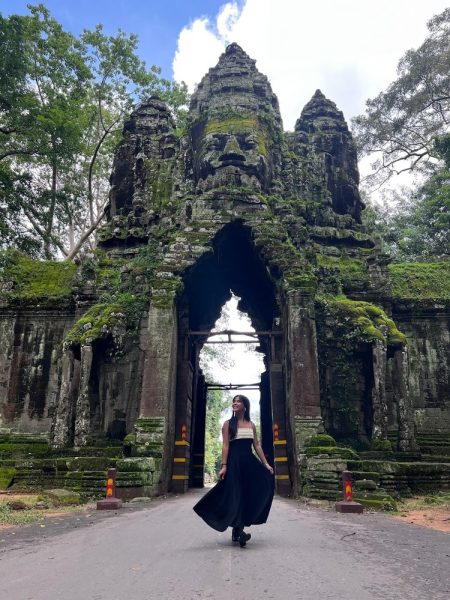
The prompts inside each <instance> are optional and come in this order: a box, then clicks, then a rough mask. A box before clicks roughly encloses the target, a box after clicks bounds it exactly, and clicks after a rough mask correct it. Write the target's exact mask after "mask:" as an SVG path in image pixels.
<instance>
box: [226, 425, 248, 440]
mask: <svg viewBox="0 0 450 600" xmlns="http://www.w3.org/2000/svg"><path fill="white" fill-rule="evenodd" d="M233 439H234V440H248V439H250V440H252V439H253V427H238V430H237V432H236V437H235V438H233ZM231 441H233V440H231Z"/></svg>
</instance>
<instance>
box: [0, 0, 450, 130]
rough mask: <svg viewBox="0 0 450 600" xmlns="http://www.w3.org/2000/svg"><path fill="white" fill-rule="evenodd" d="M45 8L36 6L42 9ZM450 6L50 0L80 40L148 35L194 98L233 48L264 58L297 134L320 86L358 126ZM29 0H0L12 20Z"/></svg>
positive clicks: (148, 57) (142, 44)
mask: <svg viewBox="0 0 450 600" xmlns="http://www.w3.org/2000/svg"><path fill="white" fill-rule="evenodd" d="M36 3H37V2H34V4H36ZM448 3H449V2H448V0H427V1H425V0H376V2H373V1H371V0H314V1H311V0H47V1H44V4H45V5H46V6H47V8H48V9H49V10H50V12H51V14H52V15H53V16H54V17H55V18H56V19H57V20H58V21H59V22H60V23H61V24H62V25H63V27H64V28H65V29H67V30H69V31H71V32H72V33H74V34H79V33H80V32H81V31H82V30H83V28H88V29H92V28H93V27H94V26H95V25H96V24H97V23H102V24H103V25H104V29H105V32H106V33H108V34H113V33H115V32H116V31H117V29H118V28H121V29H123V31H125V32H126V33H136V34H137V35H138V37H139V48H138V54H139V56H140V58H142V59H143V60H144V61H145V62H146V64H147V65H148V66H149V67H150V66H151V65H152V64H155V65H158V66H160V67H162V69H163V76H164V77H167V78H169V79H170V78H172V73H173V74H174V77H175V79H176V80H177V81H185V82H186V83H187V84H188V87H189V89H190V91H192V90H193V89H194V88H195V85H196V84H197V83H198V82H199V81H200V79H201V77H202V76H203V75H204V74H205V73H206V72H207V70H208V69H209V68H211V67H213V66H214V65H215V64H216V63H217V60H218V58H219V56H220V54H221V53H222V52H223V50H224V48H225V47H226V45H227V44H228V43H230V42H237V43H238V44H240V45H241V46H242V47H243V48H244V50H245V51H246V52H247V53H248V54H249V55H250V56H251V57H252V58H254V59H255V60H256V66H257V67H258V69H259V70H260V71H261V72H262V73H263V74H264V75H266V76H267V77H268V78H269V81H270V82H271V84H272V88H273V90H274V92H275V93H276V94H277V96H278V99H279V102H280V109H281V114H282V117H283V122H284V126H285V129H287V130H292V129H293V127H294V124H295V121H296V119H297V118H298V117H299V116H300V113H301V110H302V108H303V106H304V105H305V104H306V103H307V102H308V100H309V99H310V98H311V97H312V95H313V94H314V92H315V90H316V89H318V88H319V89H321V90H322V92H323V93H324V94H325V95H326V96H327V97H328V98H330V99H331V100H333V101H334V102H336V104H337V106H338V107H339V108H340V109H341V110H342V111H343V113H344V116H345V117H346V119H347V120H348V121H349V120H350V119H351V118H352V117H354V116H356V115H358V114H361V113H362V112H363V111H364V107H365V102H366V100H367V99H368V98H373V97H374V96H376V95H377V94H378V93H379V92H381V91H382V90H384V89H385V88H386V87H387V86H388V85H389V83H390V82H391V81H392V80H393V79H394V78H395V77H396V67H397V64H398V61H399V59H400V58H401V57H402V56H403V54H404V53H405V52H406V51H407V50H408V49H410V48H416V47H418V46H419V45H420V44H421V43H422V42H423V40H424V38H425V36H426V35H427V27H426V23H427V21H428V20H429V19H430V18H431V17H432V16H433V15H435V14H438V13H440V12H442V11H443V10H444V8H446V7H447V6H448ZM26 4H27V2H26V0H0V10H1V12H2V14H3V15H4V16H7V15H9V14H11V13H19V14H26V13H27V8H26Z"/></svg>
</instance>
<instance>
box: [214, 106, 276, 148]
mask: <svg viewBox="0 0 450 600" xmlns="http://www.w3.org/2000/svg"><path fill="white" fill-rule="evenodd" d="M213 133H225V134H231V135H237V134H242V133H251V134H254V135H255V136H256V151H257V152H258V154H262V155H263V156H267V153H268V149H267V148H268V131H266V128H265V127H264V126H263V123H262V121H261V119H259V118H258V117H256V116H244V115H235V116H231V117H227V118H224V119H220V118H213V119H210V120H209V121H207V122H206V124H205V129H204V135H208V134H213ZM239 151H240V149H239Z"/></svg>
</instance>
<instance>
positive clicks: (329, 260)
mask: <svg viewBox="0 0 450 600" xmlns="http://www.w3.org/2000/svg"><path fill="white" fill-rule="evenodd" d="M316 260H317V265H318V267H320V268H321V269H322V270H323V272H324V274H325V277H326V278H328V277H329V274H330V272H332V273H334V274H335V276H336V277H337V285H338V289H339V291H340V292H342V291H344V292H347V291H349V290H354V289H361V288H365V287H366V286H367V285H368V282H369V276H368V272H367V263H366V261H364V260H362V259H358V258H349V257H337V256H326V255H323V254H317V258H316ZM325 283H326V282H325Z"/></svg>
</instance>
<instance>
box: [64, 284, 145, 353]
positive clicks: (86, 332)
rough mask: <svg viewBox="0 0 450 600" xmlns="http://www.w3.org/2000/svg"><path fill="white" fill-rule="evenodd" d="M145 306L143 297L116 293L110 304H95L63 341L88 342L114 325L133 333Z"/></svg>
mask: <svg viewBox="0 0 450 600" xmlns="http://www.w3.org/2000/svg"><path fill="white" fill-rule="evenodd" d="M146 306H147V301H146V299H145V298H142V297H140V296H135V295H134V294H129V293H123V294H118V295H117V296H116V297H115V299H114V301H113V302H112V303H111V304H106V303H100V304H95V305H94V306H91V308H89V309H88V310H87V311H86V313H85V314H84V315H83V316H82V317H81V318H80V319H79V320H78V321H77V322H76V323H75V325H74V326H73V327H72V329H71V330H70V331H69V332H68V334H67V336H66V339H65V343H67V344H69V345H84V344H90V343H91V342H92V341H93V340H96V339H101V338H105V337H106V336H107V335H108V334H111V333H112V330H113V328H115V327H121V328H124V329H125V331H126V332H127V333H129V334H135V333H136V332H137V328H138V325H139V322H140V319H141V315H142V312H143V310H145V308H146Z"/></svg>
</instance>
